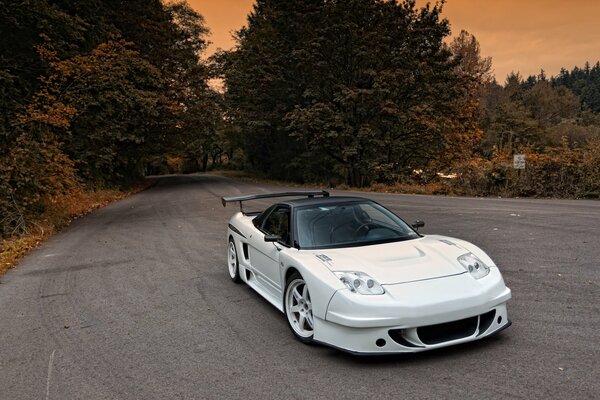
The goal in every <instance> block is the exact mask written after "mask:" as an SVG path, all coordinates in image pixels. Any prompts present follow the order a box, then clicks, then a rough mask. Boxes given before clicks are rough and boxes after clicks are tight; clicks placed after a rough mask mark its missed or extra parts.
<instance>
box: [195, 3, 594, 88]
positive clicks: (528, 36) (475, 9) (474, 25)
mask: <svg viewBox="0 0 600 400" xmlns="http://www.w3.org/2000/svg"><path fill="white" fill-rule="evenodd" d="M189 2H190V4H191V5H192V7H194V8H195V9H196V10H198V11H199V12H200V13H201V14H202V15H203V16H204V17H205V18H206V22H207V24H208V26H209V28H210V30H211V32H212V34H211V37H210V40H211V41H212V42H213V44H212V45H211V47H210V48H209V53H212V52H214V50H215V49H217V48H223V49H228V48H231V46H233V40H232V38H231V33H232V32H233V31H235V30H237V29H239V27H241V26H242V25H244V24H245V23H246V16H247V14H248V12H250V10H251V8H252V4H253V3H254V1H252V0H189ZM420 3H424V1H423V2H420ZM444 14H445V16H446V18H448V19H449V20H450V23H451V26H452V32H453V34H458V33H459V32H460V31H461V30H462V29H465V30H467V31H469V32H470V33H472V34H474V35H475V36H476V37H477V39H478V40H479V42H480V43H481V49H482V53H483V55H484V56H491V57H492V60H493V69H494V72H495V73H496V78H497V79H498V81H500V82H503V81H504V79H505V78H506V75H507V74H508V73H510V72H511V71H520V72H521V74H522V75H524V76H528V75H530V74H538V73H539V72H540V69H542V68H543V69H544V70H545V71H546V73H547V74H548V75H555V74H557V73H558V72H559V70H560V68H561V67H565V68H567V69H571V68H573V67H574V66H576V65H578V66H582V65H583V64H584V63H585V62H586V61H590V63H595V62H596V61H598V60H600V23H599V22H598V16H599V15H600V1H599V0H569V1H566V0H448V3H447V4H446V6H445V12H444Z"/></svg>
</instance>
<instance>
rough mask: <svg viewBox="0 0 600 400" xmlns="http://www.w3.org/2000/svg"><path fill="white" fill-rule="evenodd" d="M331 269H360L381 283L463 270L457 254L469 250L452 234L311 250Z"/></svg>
mask: <svg viewBox="0 0 600 400" xmlns="http://www.w3.org/2000/svg"><path fill="white" fill-rule="evenodd" d="M310 253H312V256H314V257H316V258H317V259H318V260H319V261H320V262H322V263H323V264H325V265H326V266H327V267H328V268H329V269H330V270H331V271H360V272H364V273H367V274H369V275H370V276H371V277H372V278H374V279H375V280H376V281H377V282H379V283H380V284H382V285H386V284H388V285H389V284H397V283H405V282H414V281H419V280H424V279H435V278H441V277H445V276H451V275H457V274H462V273H465V272H466V270H465V268H464V267H463V266H462V265H461V264H460V263H459V262H458V260H457V258H458V257H459V256H461V255H463V254H466V253H469V250H467V249H466V248H465V247H462V246H461V245H459V244H458V243H456V242H455V241H453V239H452V238H448V237H444V236H437V235H436V236H425V237H422V238H419V239H414V240H407V241H402V242H394V243H386V244H379V245H371V246H360V247H352V248H340V249H322V250H310Z"/></svg>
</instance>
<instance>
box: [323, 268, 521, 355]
mask: <svg viewBox="0 0 600 400" xmlns="http://www.w3.org/2000/svg"><path fill="white" fill-rule="evenodd" d="M384 288H385V289H386V294H384V295H381V296H361V295H357V294H355V293H351V292H350V291H348V290H339V291H337V292H336V293H335V294H334V296H333V297H332V299H331V301H330V302H329V306H328V309H327V314H326V317H325V319H319V318H315V336H314V339H315V341H318V342H321V343H325V344H328V345H331V346H333V347H337V348H340V349H343V350H346V351H350V352H353V353H402V352H408V353H412V352H418V351H424V350H430V349H435V348H439V347H445V346H451V345H454V344H459V343H464V342H469V341H473V340H477V339H481V338H483V337H486V336H489V335H492V334H494V333H497V332H499V331H501V330H503V329H505V328H507V327H508V326H510V324H511V322H510V321H509V319H508V315H507V310H506V302H507V301H508V300H509V299H510V297H511V291H510V289H508V288H507V287H506V286H505V285H504V281H503V280H502V276H501V275H500V272H499V271H498V269H497V268H492V270H491V272H490V275H488V277H486V278H483V279H481V280H478V281H474V280H473V278H472V277H471V276H469V275H468V274H462V275H457V276H451V277H445V278H442V279H433V280H428V281H420V282H412V283H407V284H399V285H384Z"/></svg>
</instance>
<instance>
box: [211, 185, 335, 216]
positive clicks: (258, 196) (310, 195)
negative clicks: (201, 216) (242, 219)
mask: <svg viewBox="0 0 600 400" xmlns="http://www.w3.org/2000/svg"><path fill="white" fill-rule="evenodd" d="M305 196H306V197H308V198H313V197H315V196H323V197H329V192H327V191H325V190H317V191H313V190H300V191H296V192H282V193H260V194H247V195H244V196H228V197H221V203H222V204H223V207H225V206H227V203H233V202H236V201H239V203H240V211H241V212H242V213H243V212H244V208H243V205H242V203H243V202H244V201H248V200H258V199H270V198H274V197H305Z"/></svg>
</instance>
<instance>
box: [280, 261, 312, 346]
mask: <svg viewBox="0 0 600 400" xmlns="http://www.w3.org/2000/svg"><path fill="white" fill-rule="evenodd" d="M283 309H284V310H285V316H286V318H287V321H288V326H289V327H290V329H291V330H292V333H293V334H294V336H295V337H296V339H298V340H299V341H301V342H302V343H312V341H313V336H314V319H313V313H312V301H311V299H310V292H309V291H308V285H307V284H306V282H305V281H304V278H302V275H300V274H299V273H298V272H294V273H293V274H292V275H291V276H290V277H289V278H288V280H287V283H286V285H285V296H284V307H283Z"/></svg>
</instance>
